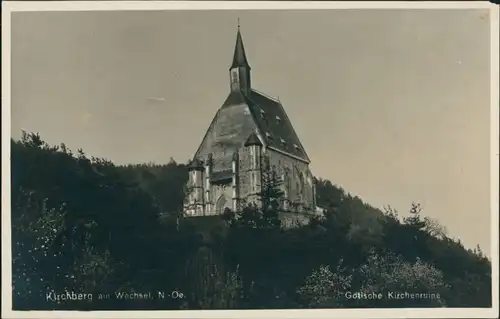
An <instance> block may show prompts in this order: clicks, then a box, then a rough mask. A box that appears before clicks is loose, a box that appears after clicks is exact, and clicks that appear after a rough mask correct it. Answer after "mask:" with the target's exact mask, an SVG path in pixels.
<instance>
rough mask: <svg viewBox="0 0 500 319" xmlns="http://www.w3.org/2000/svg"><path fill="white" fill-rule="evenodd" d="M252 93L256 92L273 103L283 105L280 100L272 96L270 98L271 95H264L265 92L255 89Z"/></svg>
mask: <svg viewBox="0 0 500 319" xmlns="http://www.w3.org/2000/svg"><path fill="white" fill-rule="evenodd" d="M252 91H254V92H255V93H257V94H260V95H262V96H264V97H267V98H268V99H270V100H273V101H274V102H276V103H279V104H281V102H280V101H279V100H277V99H275V98H274V97H272V96H270V95H267V94H266V93H264V92H262V91H259V90H256V89H254V88H252Z"/></svg>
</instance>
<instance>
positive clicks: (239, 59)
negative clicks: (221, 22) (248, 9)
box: [231, 19, 250, 69]
mask: <svg viewBox="0 0 500 319" xmlns="http://www.w3.org/2000/svg"><path fill="white" fill-rule="evenodd" d="M235 67H245V68H248V69H250V65H249V64H248V60H247V56H246V54H245V47H244V46H243V39H242V37H241V31H240V21H239V19H238V33H237V34H236V45H235V47H234V55H233V64H231V69H232V68H235Z"/></svg>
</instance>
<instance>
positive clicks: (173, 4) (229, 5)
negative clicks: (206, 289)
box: [2, 1, 500, 319]
mask: <svg viewBox="0 0 500 319" xmlns="http://www.w3.org/2000/svg"><path fill="white" fill-rule="evenodd" d="M481 8H482V9H489V10H490V22H491V29H490V36H491V42H490V43H491V53H490V57H491V64H490V66H491V83H490V84H491V90H490V92H491V138H490V143H491V162H490V163H491V177H492V178H491V214H492V216H491V221H492V223H491V242H492V246H491V247H492V251H491V254H490V256H491V259H492V260H491V262H492V287H493V288H492V289H493V291H492V302H493V304H492V308H437V309H435V308H427V309H410V308H407V309H324V310H323V309H314V310H312V309H311V310H293V309H290V310H200V311H184V310H171V311H128V310H127V311H87V312H86V311H12V286H11V281H12V263H11V230H10V225H11V218H10V217H11V216H10V204H11V203H10V201H11V197H10V186H11V185H10V178H9V177H10V136H11V130H10V119H11V118H10V115H11V114H10V113H11V112H10V105H11V100H10V97H11V96H10V93H11V91H10V90H11V86H10V81H9V80H10V74H11V73H10V72H11V69H10V67H11V64H10V61H11V56H10V47H11V45H10V44H11V43H10V40H11V38H10V15H11V13H12V12H19V11H25V12H27V11H120V10H128V11H131V10H207V9H210V10H283V9H287V10H299V9H302V10H307V9H481ZM498 22H499V8H498V6H496V5H494V4H491V3H489V2H467V1H463V2H403V1H401V2H389V1H387V2H375V1H374V2H362V1H360V2H321V1H310V2H306V1H279V2H277V1H266V2H259V1H243V2H235V1H192V2H188V1H168V2H162V1H50V2H44V1H36V2H35V1H22V2H20V1H19V2H9V1H3V2H2V24H3V26H2V79H3V81H2V105H3V107H2V266H3V267H2V317H3V318H23V319H24V318H54V319H55V318H255V317H274V318H277V317H280V318H303V317H305V318H308V317H314V318H331V317H332V316H336V317H339V318H492V317H495V318H496V317H498V297H499V292H498V273H499V265H498V263H499V258H498V245H499V238H498V232H499V227H498V226H499V216H498V212H499V202H498V195H499V117H500V113H499V86H500V82H499V73H498V70H499V61H498V57H499V25H498Z"/></svg>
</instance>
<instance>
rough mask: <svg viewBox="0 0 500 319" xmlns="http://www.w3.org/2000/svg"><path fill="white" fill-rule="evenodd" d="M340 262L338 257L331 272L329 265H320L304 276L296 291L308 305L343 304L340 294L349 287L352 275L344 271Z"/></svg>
mask: <svg viewBox="0 0 500 319" xmlns="http://www.w3.org/2000/svg"><path fill="white" fill-rule="evenodd" d="M342 262H343V260H342V259H340V260H339V262H338V263H337V266H336V268H335V271H333V272H332V271H331V270H330V266H328V265H320V266H319V268H317V269H315V270H313V272H312V274H311V275H310V276H308V277H307V278H306V280H305V283H304V285H303V286H301V287H300V288H299V289H298V291H297V293H298V294H299V296H300V297H301V298H302V299H303V300H304V301H305V303H306V305H307V306H308V307H313V308H338V307H342V306H343V305H344V302H343V299H342V297H341V296H342V294H344V293H345V292H346V291H348V290H349V289H350V288H351V282H352V275H349V274H347V273H346V269H345V267H343V265H342Z"/></svg>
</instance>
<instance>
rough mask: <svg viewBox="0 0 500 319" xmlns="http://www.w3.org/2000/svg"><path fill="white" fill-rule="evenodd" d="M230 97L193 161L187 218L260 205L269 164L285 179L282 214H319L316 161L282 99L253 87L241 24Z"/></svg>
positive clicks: (302, 217) (293, 217)
mask: <svg viewBox="0 0 500 319" xmlns="http://www.w3.org/2000/svg"><path fill="white" fill-rule="evenodd" d="M229 88H230V90H229V95H228V96H227V98H226V100H225V101H224V103H223V104H222V106H221V107H220V109H219V110H218V111H217V113H216V115H215V117H214V119H213V120H212V122H211V124H210V126H209V127H208V130H207V131H206V133H205V136H204V137H203V140H202V142H201V144H200V146H199V147H198V150H197V151H196V153H195V155H194V158H193V160H192V161H191V162H190V163H189V164H188V169H189V181H188V189H189V193H188V196H187V199H186V203H185V215H186V216H210V215H220V214H222V213H223V212H224V210H225V209H226V208H230V209H231V210H233V211H236V210H238V209H239V208H240V204H241V203H242V202H243V201H244V202H246V203H250V202H255V203H258V201H259V198H258V194H259V193H260V191H261V184H262V172H263V169H264V163H267V165H268V166H269V167H270V168H271V169H272V170H274V171H275V172H276V173H277V176H279V178H281V186H280V187H281V188H282V191H283V193H284V198H283V199H282V201H281V203H280V207H281V210H282V211H283V213H282V216H285V217H286V218H285V220H286V221H288V222H290V221H292V220H296V221H298V222H299V223H300V222H305V221H307V220H309V218H310V216H312V215H313V214H315V213H316V200H315V195H316V194H315V185H314V179H313V175H312V173H311V171H310V169H309V164H310V160H309V157H308V156H307V153H306V151H305V149H304V146H303V145H302V143H301V142H300V140H299V138H298V136H297V133H296V132H295V130H294V128H293V126H292V123H291V122H290V120H289V119H288V116H287V114H286V112H285V110H284V108H283V105H281V103H280V101H279V100H277V99H274V98H272V97H270V96H267V95H265V94H264V93H261V92H259V91H257V90H255V89H253V88H252V85H251V68H250V65H249V63H248V60H247V57H246V54H245V48H244V46H243V39H242V36H241V32H240V27H239V26H238V32H237V35H236V46H235V48H234V55H233V61H232V64H231V66H230V68H229Z"/></svg>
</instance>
